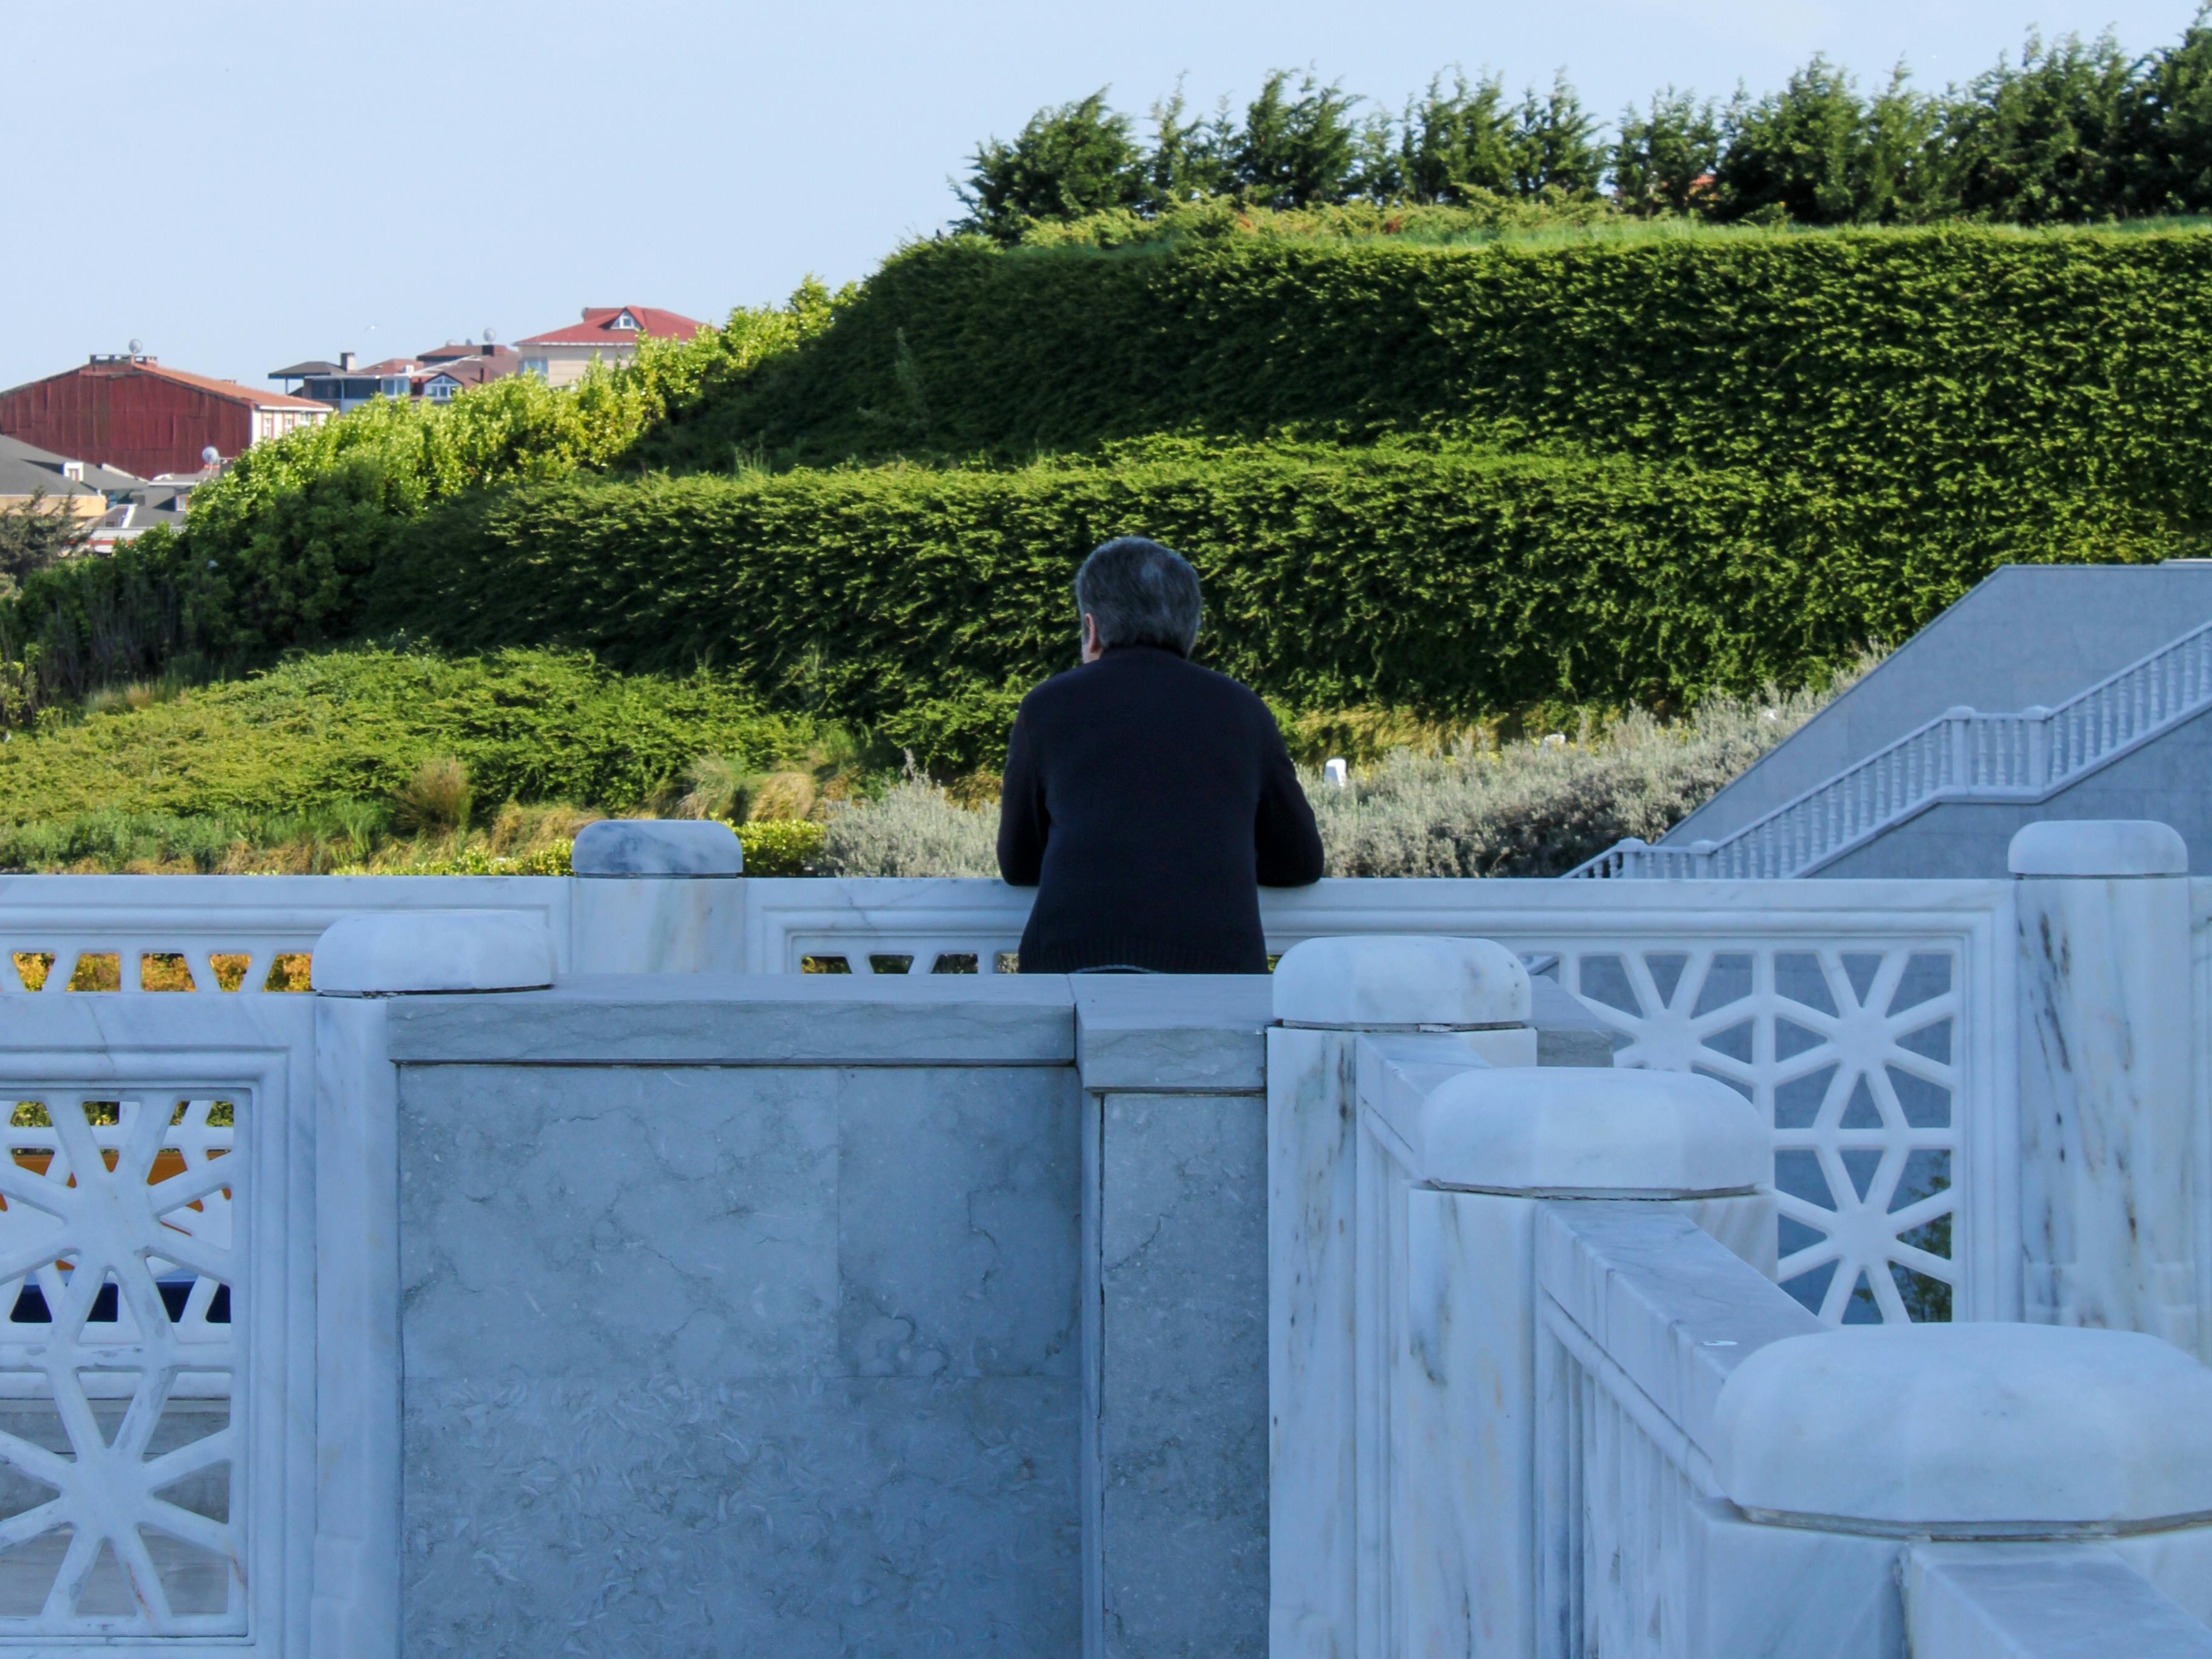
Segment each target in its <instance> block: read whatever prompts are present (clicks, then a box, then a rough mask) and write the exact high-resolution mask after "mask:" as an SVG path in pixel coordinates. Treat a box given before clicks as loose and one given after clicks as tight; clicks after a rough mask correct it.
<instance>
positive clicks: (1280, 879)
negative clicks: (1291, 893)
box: [1260, 845, 1324, 887]
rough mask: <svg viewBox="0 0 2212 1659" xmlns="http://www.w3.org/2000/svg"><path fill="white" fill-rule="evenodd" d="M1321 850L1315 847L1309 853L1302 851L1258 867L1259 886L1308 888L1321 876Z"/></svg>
mask: <svg viewBox="0 0 2212 1659" xmlns="http://www.w3.org/2000/svg"><path fill="white" fill-rule="evenodd" d="M1323 869H1324V867H1323V864H1322V851H1321V848H1320V847H1319V846H1318V845H1316V846H1315V847H1314V848H1312V849H1311V851H1310V853H1308V852H1306V851H1301V852H1300V853H1299V854H1298V855H1297V856H1295V857H1289V858H1283V859H1276V860H1273V861H1269V862H1267V863H1261V866H1260V885H1261V887H1311V886H1312V885H1313V884H1314V883H1315V882H1316V881H1320V880H1321V878H1322V874H1323Z"/></svg>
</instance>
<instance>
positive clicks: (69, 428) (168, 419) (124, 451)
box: [0, 356, 331, 478]
mask: <svg viewBox="0 0 2212 1659" xmlns="http://www.w3.org/2000/svg"><path fill="white" fill-rule="evenodd" d="M330 418H331V409H330V406H329V405H328V404H326V403H315V402H313V400H311V399H309V398H305V397H289V396H288V395H287V394H285V393H283V392H274V391H255V390H254V389H253V388H252V387H251V386H241V385H240V384H238V383H237V382H236V381H235V380H217V379H216V378H213V377H211V376H209V375H204V374H191V373H188V372H185V370H183V369H173V368H165V367H163V366H161V363H160V362H158V361H157V360H155V359H153V358H151V357H137V356H113V357H110V356H95V357H94V358H93V360H91V361H90V362H88V363H85V364H82V365H80V366H77V367H76V368H73V369H68V370H65V371H64V372H62V373H60V374H51V375H48V376H47V377H46V378H45V379H43V380H33V381H31V382H30V383H28V384H25V385H21V386H16V387H14V388H12V389H10V390H9V391H0V433H5V434H6V435H7V436H9V437H10V438H15V439H21V441H23V442H24V443H26V444H35V445H38V446H39V447H40V449H46V450H52V451H56V452H57V453H58V454H62V455H68V456H73V457H78V458H80V459H82V460H86V461H95V462H98V463H100V465H102V466H107V467H115V468H118V469H120V470H122V471H124V472H131V473H136V474H137V475H138V476H140V477H141V478H152V477H155V476H158V475H161V474H162V473H196V472H197V471H199V470H200V469H202V467H203V466H204V464H205V463H204V460H203V459H202V454H203V451H206V450H210V449H212V450H214V451H216V454H217V455H219V456H221V457H222V458H223V459H224V460H226V461H229V460H234V459H236V458H237V457H239V456H240V455H243V454H244V453H245V452H246V451H247V450H249V449H251V448H252V447H253V445H256V444H258V443H262V442H264V441H265V440H267V439H271V438H282V437H283V436H284V434H285V433H289V432H293V431H296V430H297V429H298V428H299V427H303V426H311V427H312V426H320V425H321V424H322V423H323V422H324V421H327V420H329V419H330Z"/></svg>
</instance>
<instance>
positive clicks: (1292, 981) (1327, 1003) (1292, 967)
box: [1273, 934, 1533, 1028]
mask: <svg viewBox="0 0 2212 1659" xmlns="http://www.w3.org/2000/svg"><path fill="white" fill-rule="evenodd" d="M1273 984H1274V1004H1275V1018H1276V1019H1277V1020H1280V1021H1282V1022H1283V1023H1284V1024H1285V1025H1292V1026H1359V1027H1362V1028H1367V1027H1373V1026H1525V1025H1527V1024H1528V1020H1529V1014H1530V1010H1531V1008H1532V1007H1533V1002H1532V1000H1531V998H1532V993H1531V992H1530V990H1529V989H1528V969H1526V968H1524V967H1522V966H1521V959H1520V958H1519V957H1517V956H1516V955H1515V954H1513V953H1512V952H1511V951H1510V950H1508V949H1506V948H1505V947H1504V946H1503V945H1499V944H1494V943H1492V942H1491V941H1489V940H1487V939H1440V938H1436V937H1433V936H1431V935H1421V934H1414V935H1390V934H1370V935H1366V936H1364V937H1361V938H1339V939H1309V940H1307V941H1306V942H1304V944H1299V945H1293V946H1291V948H1290V949H1288V950H1286V951H1285V952H1284V953H1283V958H1282V960H1280V961H1279V962H1278V963H1276V964H1275V973H1274V982H1273Z"/></svg>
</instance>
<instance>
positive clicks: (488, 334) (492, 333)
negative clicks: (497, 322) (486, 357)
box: [483, 329, 499, 346]
mask: <svg viewBox="0 0 2212 1659" xmlns="http://www.w3.org/2000/svg"><path fill="white" fill-rule="evenodd" d="M498 340H499V330H497V329H486V330H484V331H483V342H484V344H486V345H487V346H489V345H494V344H496V343H497V342H498Z"/></svg>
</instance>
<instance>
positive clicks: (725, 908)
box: [568, 818, 744, 974]
mask: <svg viewBox="0 0 2212 1659" xmlns="http://www.w3.org/2000/svg"><path fill="white" fill-rule="evenodd" d="M572 868H573V869H574V871H575V878H574V879H575V898H574V906H573V908H572V909H571V911H570V912H569V915H570V927H571V929H572V932H571V940H570V950H569V959H568V960H569V961H570V962H571V963H572V964H573V965H574V972H577V973H580V974H593V973H737V972H742V971H743V970H744V960H743V957H744V881H743V880H742V879H741V878H742V872H743V870H744V850H743V849H742V848H741V847H739V846H738V838H737V834H736V833H735V832H734V831H732V829H731V828H730V826H728V825H727V824H720V823H714V822H711V821H691V820H659V819H629V818H607V819H602V820H599V822H598V823H596V824H586V826H584V828H583V830H582V831H581V832H580V833H579V834H578V835H577V837H576V849H575V852H574V856H573V861H572Z"/></svg>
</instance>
